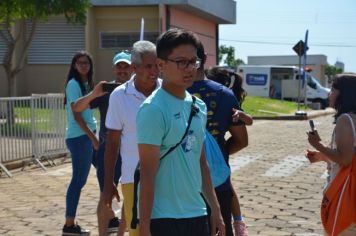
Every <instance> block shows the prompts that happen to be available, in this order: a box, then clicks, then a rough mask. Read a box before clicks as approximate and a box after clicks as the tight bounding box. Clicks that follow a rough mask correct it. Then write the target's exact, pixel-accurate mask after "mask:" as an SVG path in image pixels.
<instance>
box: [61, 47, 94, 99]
mask: <svg viewBox="0 0 356 236" xmlns="http://www.w3.org/2000/svg"><path fill="white" fill-rule="evenodd" d="M81 57H87V58H88V60H89V63H90V68H89V72H88V85H89V88H90V89H89V91H91V90H92V89H93V88H94V82H93V60H92V58H91V56H90V54H89V53H88V52H87V51H78V52H76V53H75V54H74V56H73V59H72V63H71V64H70V68H69V72H68V75H67V79H66V82H65V87H67V84H68V82H69V81H70V80H72V79H74V80H76V81H77V82H78V84H79V86H80V90H81V91H82V94H83V95H85V94H87V93H88V92H89V91H87V90H86V89H85V87H84V84H83V82H82V81H81V79H80V75H79V72H78V71H77V69H76V67H75V64H76V63H77V61H78V59H79V58H81ZM64 94H65V93H64ZM66 103H67V96H66V95H65V96H64V104H66Z"/></svg>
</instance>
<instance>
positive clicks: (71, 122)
mask: <svg viewBox="0 0 356 236" xmlns="http://www.w3.org/2000/svg"><path fill="white" fill-rule="evenodd" d="M84 86H85V88H86V90H87V91H88V89H89V85H88V83H84ZM82 96H83V94H82V91H81V90H80V86H79V83H78V82H77V81H76V80H75V79H71V80H70V81H69V82H68V84H67V86H66V97H67V104H66V110H67V130H66V138H76V137H79V136H82V135H85V132H84V131H83V130H82V129H81V128H80V126H79V125H78V123H77V122H76V121H75V119H74V116H73V112H72V109H71V107H70V104H72V103H73V102H75V101H76V100H77V99H78V98H80V97H82ZM81 115H82V117H83V119H84V121H85V123H86V124H87V126H88V127H89V129H91V130H93V131H94V130H96V120H95V118H94V116H93V111H92V110H91V109H86V110H84V111H83V112H81Z"/></svg>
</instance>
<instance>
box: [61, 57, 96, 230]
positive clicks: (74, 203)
mask: <svg viewBox="0 0 356 236" xmlns="http://www.w3.org/2000/svg"><path fill="white" fill-rule="evenodd" d="M65 84H66V87H65V100H64V102H65V105H66V111H67V126H68V127H67V130H66V145H67V148H68V149H69V151H70V154H71V157H72V169H73V174H72V179H71V181H70V184H69V186H68V190H67V196H66V213H65V217H66V220H65V224H64V226H63V229H62V231H63V235H88V234H90V231H89V230H85V229H83V228H81V227H80V226H79V225H78V224H76V223H75V216H76V212H77V207H78V202H79V198H80V193H81V190H82V188H83V187H84V185H85V183H86V181H87V178H88V175H89V171H90V166H91V163H92V155H93V148H94V149H96V150H97V149H98V148H99V141H98V140H97V138H96V136H95V131H96V120H95V118H94V116H93V112H92V110H90V109H86V110H84V111H83V112H75V111H73V104H74V102H75V101H76V100H77V99H78V98H80V97H82V96H84V95H86V94H87V93H89V91H91V90H92V89H93V87H94V83H93V61H92V59H91V56H90V55H89V54H88V53H87V52H86V51H79V52H77V53H76V54H75V55H74V57H73V59H72V63H71V65H70V69H69V73H68V76H67V80H66V83H65Z"/></svg>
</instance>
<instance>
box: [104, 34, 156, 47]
mask: <svg viewBox="0 0 356 236" xmlns="http://www.w3.org/2000/svg"><path fill="white" fill-rule="evenodd" d="M157 37H158V32H145V34H144V40H147V41H151V42H152V43H156V39H157ZM138 40H140V33H139V32H101V33H100V47H101V48H119V49H127V48H131V47H132V45H133V44H134V43H135V42H136V41H138Z"/></svg>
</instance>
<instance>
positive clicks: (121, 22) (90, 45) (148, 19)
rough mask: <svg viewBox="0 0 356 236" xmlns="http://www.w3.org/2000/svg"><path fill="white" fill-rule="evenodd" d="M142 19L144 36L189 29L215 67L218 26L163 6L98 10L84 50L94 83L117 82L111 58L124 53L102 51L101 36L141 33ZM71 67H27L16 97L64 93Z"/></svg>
mask: <svg viewBox="0 0 356 236" xmlns="http://www.w3.org/2000/svg"><path fill="white" fill-rule="evenodd" d="M168 10H169V12H170V14H169V15H167V12H168ZM141 18H144V20H145V32H158V33H161V32H162V31H165V30H166V28H167V24H169V27H180V28H186V29H189V30H192V31H194V32H196V33H197V34H198V36H199V38H200V39H201V41H202V42H203V44H204V47H205V51H206V53H207V56H208V58H207V59H208V60H207V66H211V65H216V63H217V62H216V53H217V48H216V47H217V45H216V40H217V32H216V31H217V25H216V23H213V22H210V21H208V20H205V19H202V18H200V17H198V16H196V15H194V14H192V13H188V12H185V11H183V10H180V9H178V8H175V7H173V6H169V7H168V6H166V5H163V4H160V5H155V6H142V7H135V6H132V7H123V6H118V7H115V6H110V7H98V6H96V7H92V8H90V9H89V10H88V14H87V22H86V26H85V48H86V50H87V51H89V53H90V54H91V55H92V56H93V61H94V80H95V82H98V81H100V80H113V79H114V75H113V73H112V58H113V56H114V55H115V54H116V53H117V52H119V51H121V50H122V49H123V48H102V47H101V42H100V35H101V33H103V32H140V26H141ZM137 40H139V39H137ZM125 49H126V48H125ZM69 66H70V61H68V63H65V64H49V65H46V64H30V65H26V66H25V67H24V69H23V71H22V72H21V73H20V74H19V76H18V83H17V94H18V95H19V96H25V95H30V94H31V93H60V92H63V91H64V83H65V79H66V76H67V73H68V69H69ZM6 95H7V83H6V78H5V73H4V70H3V67H2V66H1V65H0V96H6Z"/></svg>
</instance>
